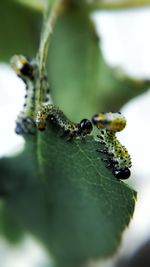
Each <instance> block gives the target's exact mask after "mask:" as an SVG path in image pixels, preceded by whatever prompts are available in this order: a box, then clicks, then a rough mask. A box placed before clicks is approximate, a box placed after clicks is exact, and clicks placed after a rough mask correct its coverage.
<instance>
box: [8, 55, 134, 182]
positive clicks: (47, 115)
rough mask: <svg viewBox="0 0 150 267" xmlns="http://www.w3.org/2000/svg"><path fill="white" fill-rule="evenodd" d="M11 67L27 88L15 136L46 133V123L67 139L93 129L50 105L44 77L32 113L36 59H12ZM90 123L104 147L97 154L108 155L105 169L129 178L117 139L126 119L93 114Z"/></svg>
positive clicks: (85, 121)
mask: <svg viewBox="0 0 150 267" xmlns="http://www.w3.org/2000/svg"><path fill="white" fill-rule="evenodd" d="M11 65H12V67H13V69H14V70H15V72H16V73H17V75H18V76H19V77H20V78H21V79H22V80H23V81H24V83H25V85H26V95H25V104H24V108H23V111H21V112H20V114H19V116H18V118H17V121H16V129H15V131H16V133H17V134H24V133H31V134H32V133H34V132H35V130H36V128H37V129H38V130H41V131H42V130H45V128H46V125H47V122H48V121H50V122H51V123H52V124H54V125H56V126H57V127H59V129H60V130H61V132H62V135H64V136H68V139H69V140H70V139H72V138H74V137H78V136H79V137H81V138H82V137H84V136H86V135H87V134H90V133H91V131H92V129H93V127H92V123H91V122H90V121H89V120H88V119H83V120H81V121H80V122H79V123H73V122H71V121H70V120H69V119H68V118H67V117H66V116H65V115H64V113H63V112H62V111H61V110H60V109H59V108H57V107H55V106H54V105H53V104H52V101H51V97H50V93H49V92H50V90H49V84H48V81H47V75H46V74H44V76H43V77H42V80H41V84H42V99H41V107H40V110H39V111H38V112H37V114H35V105H36V79H37V76H38V65H37V63H36V61H35V60H31V61H30V60H29V59H27V58H26V57H25V56H22V55H15V56H13V58H12V60H11ZM92 122H93V124H94V125H95V126H96V127H97V128H98V129H99V131H100V134H99V135H98V138H99V140H100V143H101V144H103V145H104V149H103V150H99V152H101V153H104V154H106V155H107V158H106V159H105V161H106V162H107V167H110V168H111V169H112V172H113V174H114V176H115V177H116V178H118V179H127V178H128V177H129V176H130V167H131V158H130V155H129V154H128V151H127V149H126V148H125V147H124V146H123V145H122V144H121V143H120V142H119V141H118V139H117V137H116V132H119V131H122V130H123V129H124V127H125V126H126V119H125V118H124V116H123V115H122V114H121V113H119V112H116V113H114V112H107V113H106V112H102V113H99V114H96V115H94V116H93V117H92Z"/></svg>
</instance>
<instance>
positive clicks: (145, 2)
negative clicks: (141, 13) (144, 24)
mask: <svg viewBox="0 0 150 267" xmlns="http://www.w3.org/2000/svg"><path fill="white" fill-rule="evenodd" d="M85 4H87V8H88V9H90V10H96V9H106V10H112V9H124V8H137V7H144V6H150V0H142V1H141V0H122V1H117V0H116V1H102V0H95V1H94V0H93V2H92V1H88V0H85Z"/></svg>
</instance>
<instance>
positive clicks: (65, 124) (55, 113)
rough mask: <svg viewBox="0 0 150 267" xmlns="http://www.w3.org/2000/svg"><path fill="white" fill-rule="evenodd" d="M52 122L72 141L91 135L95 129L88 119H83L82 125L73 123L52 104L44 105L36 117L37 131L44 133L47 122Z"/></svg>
mask: <svg viewBox="0 0 150 267" xmlns="http://www.w3.org/2000/svg"><path fill="white" fill-rule="evenodd" d="M48 120H50V121H51V122H52V123H53V124H55V125H56V126H58V127H59V128H60V129H61V131H62V133H63V135H66V136H68V137H69V139H72V138H74V137H77V136H81V137H84V136H85V135H87V134H90V133H91V131H92V129H93V127H92V123H91V122H90V121H89V120H88V119H83V120H81V121H80V123H73V122H71V121H70V120H69V119H68V118H67V117H66V116H65V115H64V113H63V112H62V111H61V110H60V109H59V108H57V107H55V106H54V105H52V104H49V105H43V106H42V108H41V110H40V111H39V112H38V114H37V117H36V127H37V129H39V130H41V131H43V130H45V128H46V124H47V121H48Z"/></svg>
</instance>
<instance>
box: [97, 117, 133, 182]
mask: <svg viewBox="0 0 150 267" xmlns="http://www.w3.org/2000/svg"><path fill="white" fill-rule="evenodd" d="M92 122H93V124H94V125H95V126H96V127H97V128H98V129H99V131H100V134H99V135H98V138H99V139H100V143H102V144H103V145H104V149H103V150H100V152H102V153H105V154H106V155H107V159H106V161H107V162H108V167H110V168H111V169H112V172H113V174H114V175H115V177H116V178H118V179H127V178H128V177H129V176H130V169H129V168H130V167H131V165H132V164H131V157H130V155H129V154H128V151H127V149H126V148H125V147H124V146H123V145H122V144H121V143H120V142H119V140H118V139H117V137H116V132H119V131H122V130H123V129H124V128H125V126H126V119H125V117H124V116H123V115H122V114H121V113H120V112H116V113H113V112H108V113H105V112H103V113H99V114H96V115H94V116H93V118H92Z"/></svg>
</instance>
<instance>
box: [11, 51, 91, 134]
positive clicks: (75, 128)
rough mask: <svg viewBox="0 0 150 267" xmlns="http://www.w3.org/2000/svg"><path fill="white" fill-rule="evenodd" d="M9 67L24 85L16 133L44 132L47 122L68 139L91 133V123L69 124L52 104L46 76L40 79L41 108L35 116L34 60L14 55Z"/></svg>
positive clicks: (87, 121)
mask: <svg viewBox="0 0 150 267" xmlns="http://www.w3.org/2000/svg"><path fill="white" fill-rule="evenodd" d="M11 66H12V68H13V69H14V70H15V72H16V73H17V75H18V76H19V77H20V78H21V79H22V80H23V82H24V83H25V85H26V95H25V104H24V108H23V110H22V111H21V112H20V114H19V116H18V118H17V121H16V129H15V131H16V133H17V134H24V133H34V132H35V129H36V128H37V129H39V130H44V129H45V127H46V124H47V121H48V120H50V121H51V122H52V123H55V125H56V126H58V127H59V128H60V129H61V131H63V133H64V135H67V136H68V137H69V139H72V138H74V137H77V136H81V137H84V136H85V135H87V134H90V133H91V131H92V128H93V127H92V123H91V122H90V121H89V120H88V119H83V120H81V121H80V123H73V122H71V121H70V120H69V119H68V118H67V117H66V116H65V115H64V113H63V112H62V111H61V110H60V109H59V108H57V107H55V106H54V105H53V104H52V100H51V97H50V90H49V85H48V81H47V75H46V74H45V75H44V76H43V77H42V80H41V84H42V99H41V108H40V110H39V111H38V113H37V114H35V104H36V79H37V75H38V66H37V64H36V61H35V60H32V61H30V60H29V59H27V58H26V57H25V56H23V55H15V56H13V57H12V59H11Z"/></svg>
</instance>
